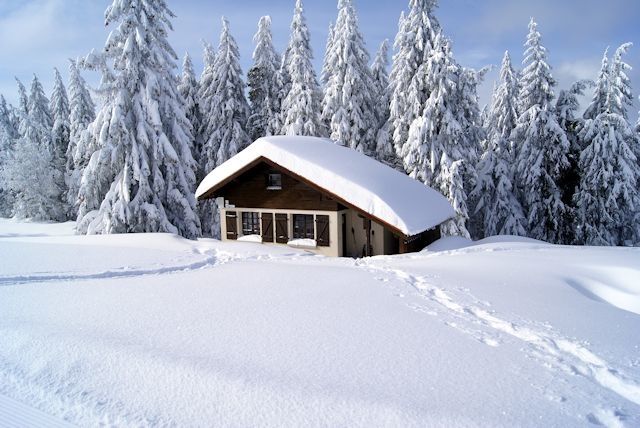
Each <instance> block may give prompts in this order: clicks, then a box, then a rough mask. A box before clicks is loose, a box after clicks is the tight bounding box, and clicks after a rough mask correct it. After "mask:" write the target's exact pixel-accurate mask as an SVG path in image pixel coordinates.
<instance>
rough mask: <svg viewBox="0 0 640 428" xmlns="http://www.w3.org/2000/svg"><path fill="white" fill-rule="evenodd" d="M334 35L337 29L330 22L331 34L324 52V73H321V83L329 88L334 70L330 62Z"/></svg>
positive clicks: (328, 35)
mask: <svg viewBox="0 0 640 428" xmlns="http://www.w3.org/2000/svg"><path fill="white" fill-rule="evenodd" d="M334 34H335V27H334V26H333V22H330V23H329V34H327V44H326V46H325V50H324V59H323V61H322V73H320V81H321V82H322V85H323V86H327V83H329V79H330V78H331V70H332V68H333V64H332V63H331V62H330V61H331V51H332V48H333V36H334Z"/></svg>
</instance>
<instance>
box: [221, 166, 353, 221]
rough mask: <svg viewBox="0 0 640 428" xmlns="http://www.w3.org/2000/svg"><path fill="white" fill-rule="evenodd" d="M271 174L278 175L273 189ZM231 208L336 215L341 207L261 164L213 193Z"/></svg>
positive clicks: (292, 178) (304, 185)
mask: <svg viewBox="0 0 640 428" xmlns="http://www.w3.org/2000/svg"><path fill="white" fill-rule="evenodd" d="M270 174H280V183H279V184H280V186H277V187H279V188H277V187H276V186H272V185H270V184H273V182H270V179H269V176H270ZM215 194H216V196H220V197H223V198H224V199H225V200H227V201H229V203H230V204H232V205H235V206H237V207H243V208H265V209H292V210H317V211H339V210H341V209H344V206H343V205H341V204H339V203H338V201H336V200H335V199H333V198H332V197H331V196H330V195H329V194H326V193H324V192H321V191H320V190H318V189H316V188H314V187H311V186H310V185H309V184H307V183H305V182H303V181H301V180H299V179H298V178H295V177H293V176H292V175H291V174H289V173H288V172H287V171H286V170H284V169H283V168H279V167H278V166H277V165H272V164H270V163H267V162H265V161H261V162H259V163H257V164H255V165H252V166H251V167H250V168H249V169H247V170H245V171H243V172H242V173H241V174H239V175H237V176H236V177H233V178H232V179H231V180H230V181H228V182H227V183H225V184H224V185H223V186H221V187H220V188H219V189H217V190H216V191H215Z"/></svg>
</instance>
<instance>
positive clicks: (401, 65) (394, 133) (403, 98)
mask: <svg viewBox="0 0 640 428" xmlns="http://www.w3.org/2000/svg"><path fill="white" fill-rule="evenodd" d="M436 5H437V1H436V0H410V1H409V12H408V14H406V15H405V14H404V13H403V14H402V15H401V16H400V20H399V23H398V34H397V35H396V39H395V44H394V47H395V50H396V53H395V55H394V56H393V64H392V68H391V74H390V76H389V81H390V90H391V100H390V117H389V121H390V122H389V135H390V138H391V139H392V141H393V145H394V150H395V151H396V153H397V155H398V156H399V157H400V158H402V146H403V145H404V144H405V143H406V142H407V140H408V136H409V127H410V126H411V124H412V123H413V121H414V119H416V118H417V117H419V116H420V115H421V114H422V110H423V108H424V104H425V102H426V100H427V98H428V97H429V92H428V89H427V88H425V87H424V85H423V84H422V82H421V81H420V80H419V79H415V78H414V76H416V74H417V73H418V69H419V68H420V67H421V66H422V65H423V64H424V63H425V62H426V61H427V58H428V56H429V55H430V52H431V50H432V49H433V40H434V37H435V34H436V33H438V32H439V29H440V24H439V23H438V21H437V19H436V18H435V16H434V13H433V12H434V9H435V8H436Z"/></svg>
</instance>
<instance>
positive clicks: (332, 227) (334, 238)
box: [220, 204, 342, 257]
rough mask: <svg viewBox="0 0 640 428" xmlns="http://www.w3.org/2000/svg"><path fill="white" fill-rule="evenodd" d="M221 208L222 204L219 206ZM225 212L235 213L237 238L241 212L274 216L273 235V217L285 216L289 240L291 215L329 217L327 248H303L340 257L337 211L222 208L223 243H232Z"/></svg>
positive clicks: (239, 233) (291, 222)
mask: <svg viewBox="0 0 640 428" xmlns="http://www.w3.org/2000/svg"><path fill="white" fill-rule="evenodd" d="M220 206H222V204H220ZM227 211H234V212H236V214H237V216H236V222H237V230H238V237H241V236H243V235H242V212H257V213H271V214H273V216H274V225H273V228H274V233H275V215H276V214H287V216H288V222H287V224H288V227H289V232H288V235H289V239H293V220H292V215H293V214H310V215H314V216H315V215H326V216H329V246H328V247H320V246H316V247H315V248H304V250H307V251H311V252H313V253H315V254H321V255H324V256H329V257H340V256H342V246H341V244H340V243H341V237H340V235H341V227H340V221H339V220H340V218H341V216H340V215H339V212H337V211H311V210H285V209H265V208H242V207H233V208H232V207H224V208H221V209H220V227H221V234H220V236H221V238H222V240H223V241H233V240H230V239H227V233H226V232H227V223H226V222H227V216H226V212H227ZM260 228H261V230H260V232H261V233H262V222H260ZM315 228H316V223H315V222H314V236H317V230H315ZM263 245H279V246H287V244H278V243H275V242H274V243H271V242H265V243H264V244H263ZM296 248H298V247H296Z"/></svg>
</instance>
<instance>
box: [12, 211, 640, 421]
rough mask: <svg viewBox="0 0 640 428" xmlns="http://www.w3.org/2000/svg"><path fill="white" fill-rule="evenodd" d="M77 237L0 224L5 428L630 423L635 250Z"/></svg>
mask: <svg viewBox="0 0 640 428" xmlns="http://www.w3.org/2000/svg"><path fill="white" fill-rule="evenodd" d="M72 227H73V225H72V224H64V225H39V224H21V223H15V222H12V221H9V220H0V263H1V264H0V425H3V421H2V419H1V418H2V416H3V415H4V417H5V418H7V417H8V416H7V415H9V414H11V415H12V417H14V418H17V417H18V416H19V415H23V416H24V418H23V420H29V417H31V420H35V421H42V420H43V419H42V418H43V417H45V416H43V414H46V415H50V416H51V421H66V422H70V423H72V424H76V425H81V426H94V425H98V424H105V425H147V424H149V425H178V426H278V427H280V426H403V427H407V426H456V427H464V426H588V425H590V424H593V425H605V426H629V427H633V426H640V315H639V314H640V251H639V250H636V249H613V248H578V247H561V246H551V245H546V244H544V243H542V242H538V241H524V240H515V239H510V238H506V239H505V238H500V239H495V238H494V239H490V240H487V241H483V242H479V243H473V245H471V243H466V244H465V243H464V242H461V241H460V240H457V241H456V240H451V239H449V240H443V241H441V242H438V243H435V244H434V245H433V246H431V247H430V248H428V249H427V250H425V251H423V252H422V253H418V254H412V255H403V256H393V257H388V256H387V257H374V258H370V259H362V260H350V259H329V258H324V257H320V256H314V255H310V254H308V253H306V252H304V251H303V250H295V249H291V248H283V249H277V248H273V247H269V246H265V245H262V244H258V243H229V244H226V243H220V242H217V241H213V240H200V241H198V242H192V241H187V240H184V239H181V238H178V237H175V236H172V235H166V234H153V235H147V234H145V235H127V236H91V237H86V236H71V233H72ZM30 412H32V413H31V414H30ZM29 414H30V415H29ZM7 420H8V419H5V422H6V421H7ZM51 425H53V422H52V423H51Z"/></svg>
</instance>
